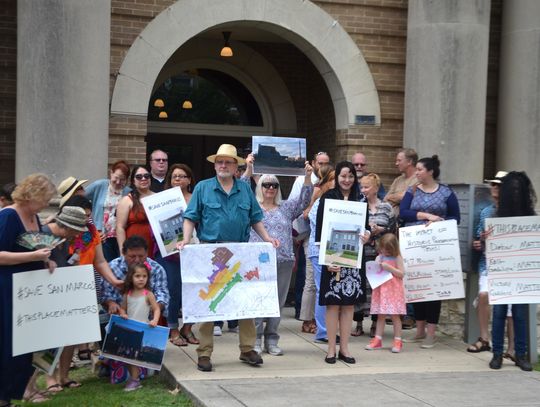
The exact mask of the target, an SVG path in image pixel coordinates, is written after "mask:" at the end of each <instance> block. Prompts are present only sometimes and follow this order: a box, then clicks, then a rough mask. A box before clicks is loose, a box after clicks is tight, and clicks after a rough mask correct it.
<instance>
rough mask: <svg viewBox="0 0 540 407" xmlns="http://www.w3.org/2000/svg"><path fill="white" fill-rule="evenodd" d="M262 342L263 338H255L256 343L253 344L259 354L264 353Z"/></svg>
mask: <svg viewBox="0 0 540 407" xmlns="http://www.w3.org/2000/svg"><path fill="white" fill-rule="evenodd" d="M261 343H262V341H261V339H255V345H253V350H254V351H255V352H257V354H259V355H260V354H261V353H262V345H261Z"/></svg>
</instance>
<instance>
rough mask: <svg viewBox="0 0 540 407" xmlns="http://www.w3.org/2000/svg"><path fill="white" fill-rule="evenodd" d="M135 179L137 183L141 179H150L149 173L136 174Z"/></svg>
mask: <svg viewBox="0 0 540 407" xmlns="http://www.w3.org/2000/svg"><path fill="white" fill-rule="evenodd" d="M135 179H136V180H139V181H141V180H143V179H150V173H148V172H147V173H146V174H136V175H135Z"/></svg>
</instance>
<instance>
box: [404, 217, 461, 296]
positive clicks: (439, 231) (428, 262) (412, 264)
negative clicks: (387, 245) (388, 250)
mask: <svg viewBox="0 0 540 407" xmlns="http://www.w3.org/2000/svg"><path fill="white" fill-rule="evenodd" d="M399 246H400V249H401V255H402V256H403V260H404V263H405V277H404V278H403V283H404V285H405V298H406V300H407V302H424V301H435V300H450V299H454V298H464V297H465V290H464V288H463V275H462V272H461V256H460V251H459V238H458V229H457V222H456V221H455V220H446V221H442V222H433V223H432V224H431V225H429V226H425V225H416V226H409V227H404V228H400V229H399Z"/></svg>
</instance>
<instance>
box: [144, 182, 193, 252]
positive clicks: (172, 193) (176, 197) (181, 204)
mask: <svg viewBox="0 0 540 407" xmlns="http://www.w3.org/2000/svg"><path fill="white" fill-rule="evenodd" d="M141 203H142V204H143V207H144V211H145V212H146V217H147V218H148V221H149V222H150V227H151V228H152V232H153V233H154V238H155V239H156V243H157V245H158V247H159V251H160V253H161V256H162V257H167V256H169V255H171V254H173V253H178V250H177V249H176V243H178V242H180V241H182V239H183V238H184V232H183V222H184V219H183V216H182V215H183V214H184V211H185V210H186V207H187V205H186V201H185V199H184V195H183V194H182V190H181V189H180V187H175V188H170V189H167V190H165V191H163V192H159V193H157V194H152V195H150V196H147V197H144V198H142V199H141Z"/></svg>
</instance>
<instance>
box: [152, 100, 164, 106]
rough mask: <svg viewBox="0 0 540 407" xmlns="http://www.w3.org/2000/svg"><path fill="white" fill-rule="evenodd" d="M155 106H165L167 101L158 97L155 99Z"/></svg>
mask: <svg viewBox="0 0 540 407" xmlns="http://www.w3.org/2000/svg"><path fill="white" fill-rule="evenodd" d="M154 107H165V103H164V102H163V99H156V100H155V101H154Z"/></svg>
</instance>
